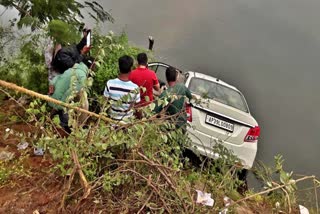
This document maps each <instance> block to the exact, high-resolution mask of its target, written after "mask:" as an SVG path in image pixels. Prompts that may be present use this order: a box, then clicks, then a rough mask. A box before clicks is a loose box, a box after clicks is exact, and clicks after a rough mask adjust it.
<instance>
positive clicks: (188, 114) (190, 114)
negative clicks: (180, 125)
mask: <svg viewBox="0 0 320 214" xmlns="http://www.w3.org/2000/svg"><path fill="white" fill-rule="evenodd" d="M186 113H187V120H188V121H189V122H192V108H191V105H190V104H186Z"/></svg>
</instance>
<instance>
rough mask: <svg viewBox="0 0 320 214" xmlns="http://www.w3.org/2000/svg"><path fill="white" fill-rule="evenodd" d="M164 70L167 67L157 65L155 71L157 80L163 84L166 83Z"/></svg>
mask: <svg viewBox="0 0 320 214" xmlns="http://www.w3.org/2000/svg"><path fill="white" fill-rule="evenodd" d="M166 70H167V67H165V66H162V65H158V68H157V71H156V74H157V77H158V80H159V81H161V82H164V83H165V82H167V81H166Z"/></svg>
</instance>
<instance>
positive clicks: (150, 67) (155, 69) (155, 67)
mask: <svg viewBox="0 0 320 214" xmlns="http://www.w3.org/2000/svg"><path fill="white" fill-rule="evenodd" d="M157 66H158V65H149V66H148V68H149V69H150V70H153V71H154V72H156V71H157Z"/></svg>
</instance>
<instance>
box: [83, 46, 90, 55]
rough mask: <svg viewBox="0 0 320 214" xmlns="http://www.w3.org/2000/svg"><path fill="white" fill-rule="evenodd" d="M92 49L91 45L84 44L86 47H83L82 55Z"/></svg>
mask: <svg viewBox="0 0 320 214" xmlns="http://www.w3.org/2000/svg"><path fill="white" fill-rule="evenodd" d="M90 49H91V46H90V47H88V46H84V47H83V48H82V50H81V54H82V55H85V54H87V53H88V52H89V51H90Z"/></svg>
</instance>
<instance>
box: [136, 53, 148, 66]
mask: <svg viewBox="0 0 320 214" xmlns="http://www.w3.org/2000/svg"><path fill="white" fill-rule="evenodd" d="M137 60H138V64H139V65H145V66H146V65H148V56H147V54H146V53H139V54H138V56H137Z"/></svg>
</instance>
